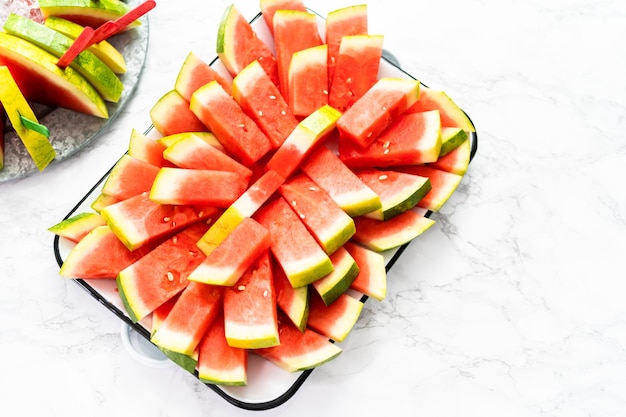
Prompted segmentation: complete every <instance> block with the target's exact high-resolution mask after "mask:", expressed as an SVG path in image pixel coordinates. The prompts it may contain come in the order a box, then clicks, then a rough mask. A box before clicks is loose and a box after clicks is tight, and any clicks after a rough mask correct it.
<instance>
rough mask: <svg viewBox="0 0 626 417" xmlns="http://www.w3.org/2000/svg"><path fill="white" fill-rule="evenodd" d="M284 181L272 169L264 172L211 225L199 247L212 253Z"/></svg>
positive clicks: (207, 252) (206, 252)
mask: <svg viewBox="0 0 626 417" xmlns="http://www.w3.org/2000/svg"><path fill="white" fill-rule="evenodd" d="M284 181H285V179H284V178H283V177H282V176H280V175H278V174H277V173H276V171H273V170H271V169H270V170H269V171H267V172H266V173H265V174H263V175H262V176H261V177H260V178H259V179H258V180H256V181H255V182H254V184H252V185H251V186H250V187H249V188H248V189H247V190H246V191H245V192H244V193H243V194H242V195H241V196H240V197H239V198H238V199H237V201H235V202H234V203H233V204H232V205H231V206H230V207H228V208H227V209H226V210H225V211H224V213H222V215H221V216H220V217H219V218H218V219H217V220H216V221H215V223H213V224H212V225H211V227H210V228H209V230H208V231H207V232H206V233H205V234H204V236H202V238H201V239H200V240H199V241H198V243H197V245H198V247H199V248H200V249H201V250H202V251H203V252H204V253H205V254H206V255H208V254H209V253H211V251H213V249H215V247H217V245H219V244H220V243H221V242H222V241H223V240H224V239H225V238H226V237H227V236H228V234H229V233H230V232H232V231H233V230H234V229H235V227H237V226H238V225H239V223H241V222H242V221H243V219H245V218H246V217H251V216H252V215H253V214H254V213H255V212H256V211H257V210H258V209H259V207H261V205H263V204H264V203H265V201H267V199H268V198H270V196H271V195H272V194H273V193H274V192H275V191H276V190H277V189H278V187H280V185H281V184H282V183H283V182H284Z"/></svg>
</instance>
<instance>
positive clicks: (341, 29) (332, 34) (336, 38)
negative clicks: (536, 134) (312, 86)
mask: <svg viewBox="0 0 626 417" xmlns="http://www.w3.org/2000/svg"><path fill="white" fill-rule="evenodd" d="M367 33H368V29H367V5H366V4H359V5H354V6H348V7H343V8H341V9H336V10H333V11H331V12H329V13H328V15H327V16H326V44H328V79H329V80H331V81H332V80H333V77H334V73H335V66H336V65H337V55H338V54H339V47H340V45H341V39H342V38H343V37H344V36H350V35H367Z"/></svg>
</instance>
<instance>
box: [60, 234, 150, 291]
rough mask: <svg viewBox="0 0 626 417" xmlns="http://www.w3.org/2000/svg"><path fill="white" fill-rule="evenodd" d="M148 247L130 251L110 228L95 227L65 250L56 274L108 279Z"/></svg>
mask: <svg viewBox="0 0 626 417" xmlns="http://www.w3.org/2000/svg"><path fill="white" fill-rule="evenodd" d="M148 251H149V249H148V248H144V249H142V250H136V251H130V250H129V249H128V248H127V247H126V246H124V244H123V243H122V242H120V240H119V239H118V238H117V236H116V235H115V234H114V233H113V232H112V231H111V229H110V228H109V227H108V226H106V225H104V226H98V227H95V228H94V229H93V230H92V231H91V232H89V233H88V234H87V235H86V236H85V237H83V238H82V239H81V240H80V242H78V243H77V244H76V246H74V247H73V248H72V250H71V251H70V252H69V254H68V255H67V257H66V258H65V261H64V262H63V265H62V266H61V270H60V271H59V274H60V275H61V276H62V277H65V278H108V279H115V277H116V276H117V274H118V273H119V272H120V271H121V270H122V269H124V268H126V267H127V266H128V265H130V264H132V263H134V262H135V261H137V260H139V259H141V258H142V257H143V256H144V255H145V254H146V253H147V252H148Z"/></svg>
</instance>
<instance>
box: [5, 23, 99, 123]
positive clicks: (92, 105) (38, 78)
mask: <svg viewBox="0 0 626 417" xmlns="http://www.w3.org/2000/svg"><path fill="white" fill-rule="evenodd" d="M56 62H57V57H56V56H54V55H52V54H50V53H49V52H46V51H45V50H43V49H41V48H39V47H38V46H36V45H34V44H32V43H30V42H28V41H26V40H24V39H21V38H19V37H17V36H13V35H10V34H8V33H4V32H0V66H6V67H8V68H9V70H10V71H11V74H12V75H13V77H14V79H15V82H16V83H17V85H18V86H19V89H20V91H21V92H22V94H23V95H24V97H26V99H27V100H30V101H34V102H38V103H43V104H47V105H50V106H56V107H64V108H68V109H71V110H74V111H77V112H81V113H85V114H90V115H93V116H96V117H100V118H105V119H106V118H108V117H109V111H108V108H107V106H106V103H105V102H104V100H103V99H102V97H101V96H100V94H99V93H98V91H97V90H96V89H95V88H94V87H93V86H92V85H91V84H90V83H89V81H87V80H86V79H85V78H84V77H83V76H82V75H81V74H80V73H79V72H78V71H76V70H74V69H73V68H71V67H68V68H65V69H64V70H61V69H60V68H59V67H58V66H57V65H56Z"/></svg>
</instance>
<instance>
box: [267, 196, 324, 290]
mask: <svg viewBox="0 0 626 417" xmlns="http://www.w3.org/2000/svg"><path fill="white" fill-rule="evenodd" d="M255 218H256V219H257V220H258V221H259V223H261V224H262V225H264V226H265V227H266V228H267V229H268V230H269V231H270V236H271V237H272V239H271V246H270V247H271V250H272V253H273V254H274V257H275V258H276V260H277V261H278V263H279V264H280V266H281V267H282V268H283V270H284V271H285V274H286V275H287V278H288V279H289V282H290V283H291V285H292V286H293V287H294V288H297V287H302V286H304V285H308V284H310V283H311V282H313V281H315V280H317V279H319V278H321V277H323V276H324V275H326V274H328V273H330V272H331V271H332V269H333V265H332V262H331V261H330V258H329V257H328V255H327V254H326V253H325V252H324V250H323V249H322V248H321V247H320V246H319V244H318V243H317V241H316V240H315V238H314V237H313V236H312V235H311V234H310V233H309V231H308V230H307V228H306V227H305V226H304V224H302V222H301V221H300V219H299V218H298V216H297V214H296V213H295V212H294V211H293V210H292V209H291V207H290V206H289V204H288V203H287V201H285V199H284V198H282V197H278V198H276V199H274V200H272V201H271V202H269V203H267V204H266V205H264V206H263V207H261V208H260V209H259V210H258V211H257V212H256V214H255Z"/></svg>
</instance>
